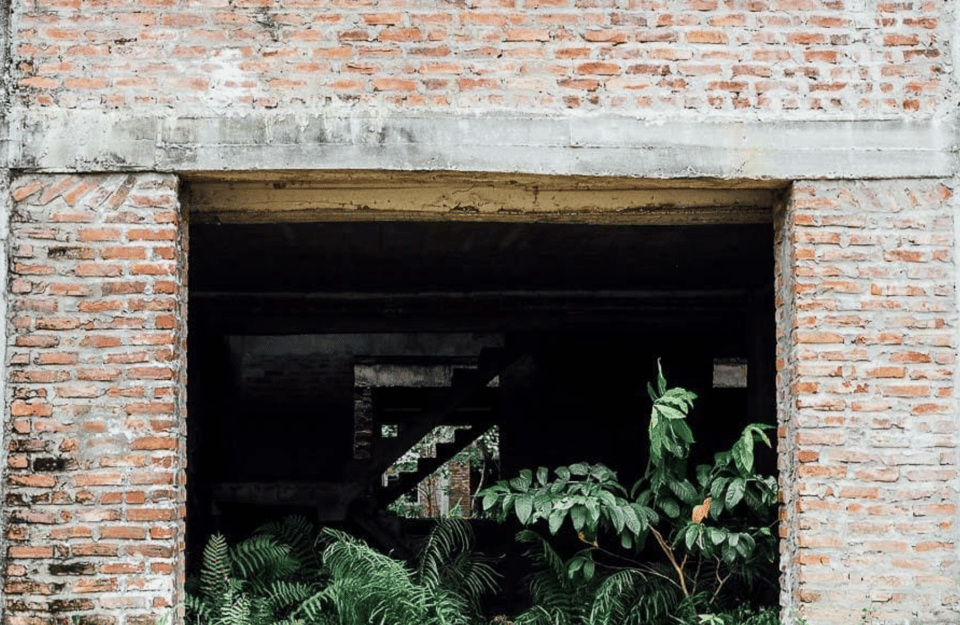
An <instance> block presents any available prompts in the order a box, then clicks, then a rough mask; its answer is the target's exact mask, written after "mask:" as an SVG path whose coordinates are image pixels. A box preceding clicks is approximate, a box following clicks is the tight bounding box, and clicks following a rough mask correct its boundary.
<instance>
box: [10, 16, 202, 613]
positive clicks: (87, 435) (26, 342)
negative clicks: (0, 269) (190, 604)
mask: <svg viewBox="0 0 960 625" xmlns="http://www.w3.org/2000/svg"><path fill="white" fill-rule="evenodd" d="M91 32H92V31H91ZM64 84H69V85H71V86H72V87H74V88H82V89H86V90H90V89H94V90H95V89H97V88H99V86H100V84H101V83H100V81H99V79H98V78H91V79H90V80H85V81H71V82H69V83H67V82H65V83H64ZM14 188H15V189H17V190H18V192H16V193H15V194H14V197H15V198H17V199H16V200H15V201H16V202H17V203H18V204H17V206H16V209H15V210H17V211H18V214H21V215H28V216H29V219H27V220H20V221H17V222H16V223H14V224H12V225H11V229H10V237H11V240H12V241H15V242H17V243H15V244H13V245H12V247H11V249H12V250H14V252H15V253H16V254H18V255H20V256H23V255H24V254H26V253H27V252H28V251H29V252H30V253H31V254H33V257H34V258H44V259H48V260H49V262H50V263H52V264H51V265H49V266H42V265H39V264H37V265H34V266H29V265H24V266H22V267H20V269H22V270H23V272H24V273H25V274H30V275H46V274H49V273H54V274H56V277H53V278H49V279H47V278H44V280H49V282H44V283H43V284H37V285H36V288H35V287H34V283H33V279H32V278H31V279H29V280H28V279H24V278H19V279H18V280H19V282H16V283H14V284H13V286H14V287H15V288H14V290H15V291H16V293H17V297H18V298H21V299H17V300H15V301H14V303H13V306H11V308H13V309H15V311H16V312H14V313H13V314H16V315H18V317H17V319H16V321H15V322H14V323H13V324H12V326H13V328H14V331H13V336H11V338H10V342H9V344H10V345H11V346H13V348H14V349H16V350H18V351H17V352H15V353H11V358H10V360H11V365H16V366H15V367H14V366H11V367H9V368H8V370H7V377H8V384H11V383H12V384H16V385H17V386H18V388H20V389H21V390H20V391H18V393H15V395H14V399H13V401H12V402H11V403H10V416H11V417H12V418H13V419H14V421H13V422H12V427H11V428H10V429H9V430H8V432H9V439H8V440H7V442H8V444H9V450H10V451H9V452H8V460H7V463H6V464H7V467H8V472H7V474H6V475H5V476H4V488H5V495H6V498H7V502H8V504H11V503H13V502H23V503H22V504H21V505H8V506H7V507H6V509H5V511H4V517H5V518H4V522H5V526H6V527H9V528H10V529H11V531H12V533H9V532H8V537H7V540H8V547H7V556H8V560H9V561H10V562H11V563H16V562H30V563H31V564H30V565H28V566H25V567H22V568H23V570H22V571H19V572H18V575H19V577H18V579H17V581H16V585H13V586H11V585H10V584H9V583H8V585H7V588H6V591H7V592H8V593H9V594H10V596H12V595H14V594H15V595H16V596H17V597H18V598H20V599H21V600H22V605H23V607H18V606H17V605H13V604H12V603H9V602H8V604H7V606H6V610H5V617H6V619H7V620H9V621H10V622H11V623H18V622H28V621H27V620H24V619H30V618H33V617H32V616H30V614H32V613H34V612H35V608H34V607H31V606H43V605H49V608H50V609H51V610H56V611H66V612H74V613H77V614H78V618H79V621H78V622H80V623H87V624H89V625H107V624H108V623H109V624H110V625H115V624H116V623H119V622H120V618H121V617H120V615H121V614H122V613H123V610H124V609H125V608H131V607H133V608H137V609H144V610H148V609H149V608H150V606H153V605H161V606H173V605H176V604H178V603H179V602H180V601H181V599H180V598H179V597H178V596H176V595H171V594H170V590H169V589H170V588H172V587H174V586H175V585H171V584H169V583H167V582H166V581H163V582H162V583H158V582H157V580H158V577H156V574H154V575H155V577H154V578H153V579H152V580H151V579H150V578H148V577H141V578H140V579H139V580H137V581H131V582H130V583H131V584H134V585H130V586H126V587H121V584H120V582H119V581H118V578H117V577H115V576H116V575H119V574H126V575H142V576H143V575H146V573H145V572H146V571H150V570H152V568H153V567H152V566H151V565H152V563H153V561H154V560H155V559H158V558H159V559H160V561H162V562H163V563H164V564H165V565H166V566H167V567H170V568H168V569H167V573H166V575H169V574H170V571H172V570H177V569H179V567H181V566H182V564H178V563H182V557H183V556H182V551H181V549H182V545H181V544H180V543H179V542H178V541H182V536H183V527H182V517H181V516H180V515H176V514H171V508H170V505H169V503H168V501H169V500H170V499H171V498H173V499H176V500H178V501H183V500H184V499H183V497H184V493H183V487H182V484H180V483H179V482H178V481H177V480H175V479H174V472H175V471H176V469H174V468H173V461H172V458H173V457H174V456H176V455H177V454H179V453H180V452H181V451H182V447H181V446H180V445H179V440H180V439H179V436H180V434H181V433H182V427H183V426H182V423H181V422H180V420H179V419H180V415H179V410H180V409H181V406H180V405H179V404H178V403H176V402H175V401H173V400H172V399H171V398H172V397H174V396H176V390H175V387H176V385H177V384H179V383H180V376H179V372H180V371H182V367H183V366H184V362H183V358H184V356H185V355H184V354H183V352H182V350H180V349H179V346H180V345H181V337H182V332H183V331H184V328H183V318H182V316H181V315H182V311H181V307H180V305H179V303H178V302H180V301H182V299H180V298H182V297H183V292H182V288H183V287H182V285H183V283H184V278H185V270H186V267H185V262H186V259H185V256H184V252H185V250H184V249H182V248H181V247H180V246H179V244H178V243H177V241H178V237H179V236H180V230H181V228H182V223H181V221H180V220H179V215H178V213H177V212H173V213H171V207H173V208H175V207H176V193H177V187H176V184H175V180H174V179H173V178H172V177H170V176H163V175H156V174H137V175H132V176H131V175H75V176H64V175H41V176H30V177H23V178H22V180H15V181H14ZM64 206H74V207H75V208H76V210H77V212H76V213H70V212H66V211H65V210H64V209H63V207H64ZM81 209H82V210H81ZM94 209H96V210H94ZM155 214H156V217H158V218H155ZM119 215H122V216H123V217H122V219H123V223H128V224H134V225H132V226H119V225H106V224H107V220H108V219H110V218H111V217H112V216H119ZM150 223H158V224H160V223H162V224H163V225H162V226H159V225H158V226H154V227H147V226H136V225H135V224H150ZM46 241H50V242H53V243H49V244H48V243H43V244H42V245H41V244H40V243H38V242H46ZM72 242H80V243H82V245H73V244H71V243H72ZM156 242H162V243H163V245H162V246H160V247H161V248H162V249H161V251H160V254H161V256H160V257H159V258H158V257H156V256H154V255H153V245H154V244H155V243H156ZM97 259H99V260H97ZM132 274H140V275H139V276H138V277H137V278H136V279H128V278H127V277H126V276H129V275H132ZM160 275H162V279H158V278H155V277H154V276H160ZM154 282H158V283H159V284H158V285H156V287H155V285H154ZM151 292H153V293H165V295H162V296H150V295H145V294H148V293H151ZM129 296H134V297H136V298H137V299H135V300H130V301H128V300H127V297H129ZM158 311H159V313H162V316H163V320H162V325H163V328H164V331H163V332H162V333H159V334H157V335H156V336H153V335H151V336H150V337H149V338H148V337H145V336H143V335H141V334H139V333H141V332H143V330H141V328H144V327H147V326H148V325H149V326H151V327H152V326H153V325H154V324H155V323H156V318H157V316H158ZM26 315H32V317H30V318H28V317H27V316H26ZM98 328H99V329H98ZM154 332H155V331H154ZM137 342H139V343H144V344H148V345H150V347H149V348H145V347H140V348H135V347H134V348H130V351H126V349H125V346H128V345H130V344H131V343H137ZM173 346H178V347H177V349H174V347H173ZM147 385H149V389H150V397H152V398H154V399H152V400H150V401H146V400H143V399H135V400H134V401H135V402H136V404H131V407H132V409H131V410H130V411H129V412H127V411H125V409H124V407H123V405H122V404H117V403H112V404H97V407H96V408H95V409H94V410H93V411H91V405H92V404H91V402H92V401H93V402H96V401H101V399H100V398H104V397H106V398H109V397H111V395H110V394H109V393H110V392H111V389H112V388H116V389H117V395H118V396H121V397H122V396H125V395H129V396H131V397H135V398H142V397H143V396H144V395H146V389H145V386H147ZM112 401H116V400H112ZM128 415H130V416H128ZM138 415H139V416H138ZM121 417H122V418H126V419H129V422H128V423H125V427H128V428H129V434H130V436H121V437H116V436H114V435H112V434H110V433H109V431H108V429H107V427H106V423H107V422H108V421H109V420H110V419H117V418H121ZM137 420H140V421H139V423H138V422H136V421H137ZM154 421H155V422H156V423H154ZM154 426H156V427H159V428H161V429H160V430H157V429H156V428H155V427H154ZM161 434H162V435H161ZM107 441H108V445H109V450H110V453H109V454H103V453H101V451H100V450H101V449H104V447H103V445H104V442H107ZM160 453H162V454H164V455H166V456H167V457H168V458H170V460H169V462H168V464H167V465H166V466H163V465H162V464H160V465H156V466H155V465H153V464H151V463H150V462H148V460H149V459H150V458H151V457H153V456H156V455H158V454H160ZM84 454H87V455H86V456H84ZM124 455H126V456H127V457H128V461H126V462H120V461H118V462H111V459H116V458H122V457H124ZM147 468H150V469H151V475H152V476H154V479H153V481H152V482H151V483H150V486H149V487H150V488H157V487H158V486H161V485H162V487H163V488H165V489H167V491H168V492H169V493H170V495H169V496H168V497H167V498H166V499H159V500H154V499H147V498H145V497H142V496H141V498H140V499H139V500H136V498H134V499H132V500H129V501H126V502H125V501H123V499H122V495H121V494H120V492H122V491H123V490H124V489H126V488H129V485H130V484H135V483H137V481H138V480H141V477H142V474H143V473H144V471H145V470H146V469H147ZM156 476H160V477H162V478H163V480H162V482H161V481H158V480H157V479H156ZM141 481H142V480H141ZM111 490H114V491H120V492H118V494H117V496H116V499H115V501H113V502H112V503H111V494H110V492H109V491H111ZM123 505H137V506H139V507H138V508H137V510H136V511H134V512H130V513H126V514H124V513H121V510H120V509H119V507H120V506H123ZM159 521H162V522H163V523H164V525H163V527H164V528H165V530H164V531H158V532H154V533H152V534H151V533H150V531H149V529H150V524H151V523H156V522H159ZM148 539H149V540H150V541H151V544H150V545H144V544H143V541H145V540H148ZM121 544H122V545H131V546H132V548H131V549H125V548H123V549H122V548H121V546H120V545H121ZM93 558H96V561H89V559H93ZM124 588H126V589H132V588H136V589H137V599H136V601H135V602H134V603H133V604H130V605H129V606H128V605H127V604H126V603H124V602H122V601H121V602H119V603H111V602H110V600H109V597H111V596H117V593H118V592H120V591H121V590H123V589H124ZM51 594H56V596H57V598H56V599H54V600H53V601H52V602H51V603H49V604H47V603H43V602H42V601H40V600H39V598H40V597H43V596H48V595H51ZM18 605H19V604H18ZM128 622H129V621H128Z"/></svg>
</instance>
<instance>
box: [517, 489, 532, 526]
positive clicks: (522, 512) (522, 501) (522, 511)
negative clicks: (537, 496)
mask: <svg viewBox="0 0 960 625" xmlns="http://www.w3.org/2000/svg"><path fill="white" fill-rule="evenodd" d="M516 512H517V518H518V519H520V523H521V524H522V525H526V524H527V523H529V522H530V516H531V515H532V514H533V493H524V494H523V495H520V496H519V497H517V500H516Z"/></svg>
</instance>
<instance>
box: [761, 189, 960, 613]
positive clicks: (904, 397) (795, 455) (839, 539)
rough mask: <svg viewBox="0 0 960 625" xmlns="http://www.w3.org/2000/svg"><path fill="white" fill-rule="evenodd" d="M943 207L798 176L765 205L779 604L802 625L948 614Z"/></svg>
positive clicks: (949, 441)
mask: <svg viewBox="0 0 960 625" xmlns="http://www.w3.org/2000/svg"><path fill="white" fill-rule="evenodd" d="M953 201H954V200H953V199H952V192H951V189H950V188H949V187H948V185H947V184H945V183H943V182H940V181H928V180H896V181H856V182H819V181H818V182H797V183H796V184H795V185H794V187H793V189H792V191H791V193H790V195H789V197H788V198H787V199H786V202H785V204H784V205H783V206H782V207H780V209H779V210H778V211H777V215H776V219H777V223H778V232H777V242H776V245H777V250H776V255H777V299H778V302H777V326H778V327H777V342H778V347H777V352H778V354H777V371H778V381H777V387H778V412H779V419H780V439H779V443H780V481H781V489H782V496H783V500H784V508H783V513H782V520H783V523H782V527H781V536H782V539H783V540H782V543H781V552H782V556H781V558H782V562H781V567H782V569H783V576H782V599H783V603H784V605H785V607H786V614H787V615H791V614H792V613H795V612H800V613H803V614H804V615H805V616H806V617H807V618H808V619H809V622H810V623H811V624H816V625H848V624H849V623H859V622H860V618H861V611H862V610H863V609H864V608H867V609H868V610H871V611H872V613H873V615H874V617H875V618H876V619H877V621H876V622H884V623H898V624H899V623H909V624H910V625H919V624H932V623H956V622H958V619H960V606H958V600H960V594H958V584H960V566H958V561H957V550H956V544H955V532H956V528H955V519H956V512H957V487H958V479H957V440H958V437H957V414H956V411H957V401H956V398H955V390H954V379H955V378H954V376H955V373H956V371H955V369H956V364H955V362H956V353H957V298H956V293H955V277H956V269H955V267H954V251H953V246H954V245H955V242H954V231H953V215H952V212H951V211H952V208H953ZM871 622H874V621H871Z"/></svg>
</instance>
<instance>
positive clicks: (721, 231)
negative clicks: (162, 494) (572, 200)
mask: <svg viewBox="0 0 960 625" xmlns="http://www.w3.org/2000/svg"><path fill="white" fill-rule="evenodd" d="M260 221H262V220H260ZM190 229H191V230H190V241H191V245H190V263H189V266H190V299H189V301H190V311H189V319H190V335H189V336H190V338H189V351H188V354H189V359H190V361H189V372H190V379H189V395H188V396H189V401H190V406H189V412H188V415H189V416H188V421H189V434H188V448H189V464H188V467H189V468H188V558H189V560H190V562H191V564H190V566H191V567H193V568H194V569H196V567H198V566H199V562H200V557H201V553H202V549H203V544H204V540H205V539H206V537H207V536H209V535H210V534H211V533H214V532H222V533H224V534H226V535H227V536H228V537H231V538H235V539H239V538H241V537H242V536H244V535H246V534H248V533H249V532H250V531H252V530H253V529H254V528H255V527H257V526H258V525H260V524H262V523H264V522H267V521H271V520H276V519H277V518H279V517H281V516H283V515H285V514H289V513H298V514H303V515H305V516H307V517H309V518H310V519H312V520H313V521H315V522H318V523H321V524H323V525H326V526H332V527H336V528H341V529H346V530H348V531H350V532H351V533H353V534H355V535H358V536H361V537H363V539H364V540H367V541H368V542H370V543H371V544H374V545H376V546H377V547H378V548H380V549H382V550H383V551H385V552H389V553H392V554H396V555H405V554H410V553H412V552H413V551H414V550H415V547H416V545H417V542H418V540H420V539H422V537H423V536H424V535H425V534H426V532H427V531H429V528H430V527H431V525H432V524H433V523H434V521H433V520H432V519H431V518H426V517H436V516H444V515H446V516H460V517H466V518H473V521H471V522H472V523H473V525H474V527H475V529H476V532H477V534H478V536H479V540H480V542H481V543H482V545H483V546H484V547H486V548H487V549H488V550H489V551H492V552H496V553H503V552H505V551H506V550H507V549H509V546H510V544H512V541H513V534H514V533H515V531H516V529H517V528H516V527H514V526H510V525H509V524H508V525H506V526H504V525H501V524H498V523H496V522H495V521H493V520H491V519H489V518H483V517H484V515H483V514H482V504H481V502H479V501H477V500H475V499H474V495H475V494H476V491H477V488H478V486H483V485H489V484H491V483H493V482H494V481H496V480H498V479H501V478H508V477H512V476H514V475H516V474H517V473H518V472H519V471H521V470H522V469H524V468H528V467H537V466H547V467H557V466H561V465H569V464H571V463H577V462H587V463H603V464H605V465H606V466H608V467H610V468H611V469H613V470H615V471H616V472H617V474H618V476H619V478H620V481H621V482H622V483H624V484H632V483H633V482H634V481H635V480H636V479H637V478H638V477H640V476H641V474H642V473H643V471H644V464H645V463H646V460H647V458H646V456H645V453H646V452H645V451H644V449H645V447H644V444H645V440H646V436H647V426H648V421H649V410H650V405H649V399H647V398H646V391H645V390H644V388H645V384H646V382H647V381H649V380H653V379H655V378H656V374H657V363H658V361H659V362H660V363H661V364H662V367H663V370H664V372H665V374H666V376H667V378H668V380H669V382H670V383H671V385H677V386H682V387H684V388H687V389H690V390H692V391H694V392H695V393H697V395H698V399H697V400H696V402H695V405H694V408H693V410H692V411H691V413H690V415H689V422H690V427H691V429H692V430H693V431H694V432H695V433H696V440H697V441H698V445H697V448H696V451H695V452H694V457H692V458H691V459H690V462H691V464H696V463H697V462H700V461H704V462H706V461H708V460H709V459H710V458H712V457H713V454H714V453H715V452H718V451H721V450H724V449H729V448H730V447H731V445H733V444H734V443H735V442H736V440H737V436H738V435H739V434H740V432H741V430H742V429H743V427H744V426H745V425H746V424H748V423H755V422H760V423H767V424H770V425H773V424H775V423H776V408H775V380H774V376H775V372H774V345H775V336H774V334H775V332H774V308H775V305H774V293H773V275H774V268H773V253H772V250H773V227H772V225H771V223H770V220H769V218H768V219H766V220H765V221H764V220H760V223H737V224H722V223H714V224H701V223H684V224H673V225H669V224H668V225H664V224H658V225H645V224H628V223H615V224H605V225H594V224H589V223H574V224H571V223H536V222H496V221H487V220H466V221H430V220H422V219H420V220H416V221H397V220H389V221H347V220H340V221H309V220H308V221H303V222H298V223H291V222H282V223H270V222H263V223H215V222H211V221H210V220H204V221H203V222H201V221H199V220H198V221H194V222H193V223H191V226H190ZM491 433H495V436H491ZM480 435H485V436H488V441H487V442H486V443H484V444H481V445H479V447H480V448H481V449H479V450H478V449H477V448H478V444H477V442H476V441H477V438H478V436H480ZM425 437H426V442H424V440H425ZM490 438H494V439H495V444H493V445H491V444H489V439H490ZM471 450H473V452H471ZM468 452H470V453H468ZM448 461H453V462H452V464H451V463H450V462H448ZM756 463H757V465H758V467H760V469H761V471H763V472H765V473H767V474H771V475H772V474H775V472H776V455H775V452H774V451H773V450H770V449H766V448H763V447H757V449H756ZM404 465H405V466H404ZM451 466H453V467H454V468H451ZM444 467H445V468H444ZM437 471H439V472H438V473H435V472H437ZM436 476H439V477H436ZM431 479H432V480H433V482H432V485H428V486H427V487H426V488H427V490H430V489H433V490H432V491H431V492H430V493H428V494H427V496H426V498H424V497H423V496H422V493H423V489H424V488H425V487H424V486H423V484H424V482H425V481H427V482H429V481H430V480H431ZM441 492H442V493H443V496H440V495H439V494H440V493H441ZM418 493H420V494H418ZM451 494H452V496H451ZM508 568H509V567H508ZM521 569H522V567H518V568H517V569H516V570H508V571H506V572H505V573H504V574H505V575H507V577H508V578H509V577H510V576H511V575H516V576H520V575H521V573H522V570H521ZM769 570H770V575H768V576H767V578H766V583H764V580H759V581H758V583H757V591H756V592H757V593H760V594H762V595H763V596H758V598H757V600H758V601H759V602H767V603H776V601H777V597H778V593H779V590H778V588H777V586H776V583H775V581H773V580H775V579H776V571H777V564H776V563H772V564H771V566H770V569H769ZM518 579H519V577H518ZM521 600H522V598H521V597H519V596H517V595H515V593H512V592H504V593H502V596H501V597H500V598H499V601H501V602H502V605H498V606H497V607H496V611H497V613H508V612H509V611H510V610H511V609H512V608H513V607H514V606H515V605H516V603H517V602H519V601H521Z"/></svg>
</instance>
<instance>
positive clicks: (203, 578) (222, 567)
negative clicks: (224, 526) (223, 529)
mask: <svg viewBox="0 0 960 625" xmlns="http://www.w3.org/2000/svg"><path fill="white" fill-rule="evenodd" d="M230 572H231V571H230V550H229V547H228V546H227V539H226V538H225V537H224V536H223V534H214V535H213V536H211V537H210V539H209V540H207V544H206V546H205V547H204V548H203V563H202V565H201V568H200V595H201V597H202V598H203V599H204V600H205V601H207V602H209V604H210V605H212V606H219V605H220V604H221V602H222V601H223V598H224V596H225V594H226V592H227V586H228V585H229V581H230Z"/></svg>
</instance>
